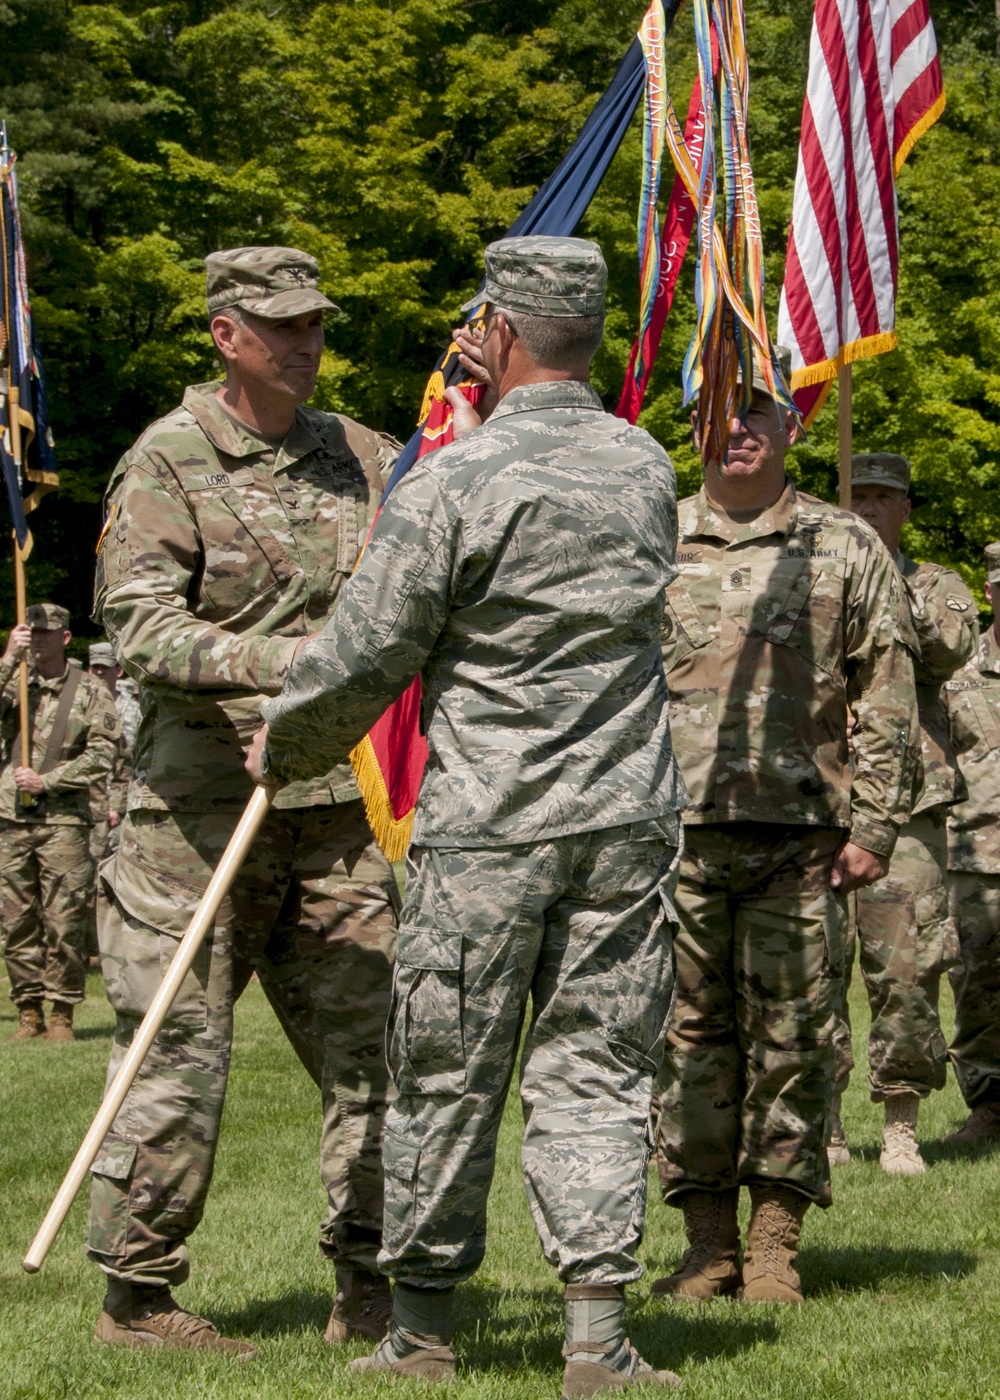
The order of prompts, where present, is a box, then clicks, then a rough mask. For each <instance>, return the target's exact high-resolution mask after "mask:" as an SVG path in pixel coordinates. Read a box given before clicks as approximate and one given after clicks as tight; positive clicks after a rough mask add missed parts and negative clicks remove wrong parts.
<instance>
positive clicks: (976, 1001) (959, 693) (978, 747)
mask: <svg viewBox="0 0 1000 1400" xmlns="http://www.w3.org/2000/svg"><path fill="white" fill-rule="evenodd" d="M986 563H987V568H988V571H989V581H988V582H987V584H986V597H987V600H988V601H989V603H990V606H991V607H992V609H993V626H992V627H990V628H989V630H988V631H986V632H985V633H984V634H983V636H982V638H981V640H980V643H979V651H978V654H977V655H976V656H974V657H973V658H972V660H971V661H969V662H968V663H967V664H966V665H965V666H964V667H963V669H962V670H961V671H959V672H958V673H957V674H956V675H955V676H954V677H953V678H952V679H951V680H950V681H948V682H947V683H946V685H945V688H944V694H945V701H946V704H947V707H948V722H949V730H950V733H951V739H952V742H953V744H954V746H955V752H956V754H957V756H958V763H959V767H960V768H961V770H962V776H963V777H964V779H965V782H966V785H967V787H968V796H967V798H966V799H965V801H964V802H960V803H957V804H956V805H955V806H954V807H950V808H949V809H948V869H949V871H950V872H951V875H950V881H951V890H950V895H951V911H952V915H953V917H954V919H955V923H956V925H957V927H958V941H959V959H958V962H957V963H956V965H955V966H954V967H953V968H952V970H951V973H950V980H951V986H952V991H953V992H954V993H955V1037H954V1039H953V1041H952V1043H951V1049H950V1054H951V1062H952V1064H953V1065H954V1067H955V1075H956V1078H957V1079H958V1085H959V1088H960V1089H961V1090H962V1097H963V1098H964V1099H965V1102H966V1103H967V1104H968V1106H969V1108H970V1110H971V1112H970V1114H969V1117H968V1118H967V1119H966V1121H965V1123H964V1124H963V1125H962V1127H961V1128H960V1129H959V1130H958V1132H957V1133H952V1135H951V1136H950V1137H948V1138H945V1141H946V1142H951V1143H958V1144H965V1145H975V1144H976V1143H981V1142H997V1141H1000V543H996V544H988V545H987V546H986Z"/></svg>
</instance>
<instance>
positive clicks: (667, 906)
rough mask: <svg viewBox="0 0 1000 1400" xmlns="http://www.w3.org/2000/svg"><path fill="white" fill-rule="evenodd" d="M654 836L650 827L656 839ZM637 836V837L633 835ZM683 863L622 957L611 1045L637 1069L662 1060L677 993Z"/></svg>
mask: <svg viewBox="0 0 1000 1400" xmlns="http://www.w3.org/2000/svg"><path fill="white" fill-rule="evenodd" d="M652 835H653V834H652V832H651V833H650V836H651V838H652ZM632 839H633V841H634V839H635V837H634V834H633V838H632ZM659 841H662V838H659ZM678 864H679V861H678V858H677V856H676V855H675V856H674V860H673V862H672V863H671V865H670V868H669V869H668V870H667V872H666V873H665V874H664V876H663V877H662V879H661V880H660V881H659V883H658V885H657V887H656V889H655V890H654V891H653V892H652V894H651V895H650V903H649V906H648V916H649V927H648V929H647V931H646V933H645V934H644V936H643V938H642V941H641V942H640V944H639V946H638V947H637V948H635V950H634V951H632V952H630V953H629V955H628V956H626V957H623V958H622V961H621V965H620V973H619V979H620V980H619V993H618V1000H617V1003H616V1005H615V1008H614V1011H613V1012H612V1015H611V1023H610V1025H609V1027H608V1044H609V1046H610V1047H611V1048H612V1050H613V1051H614V1052H615V1054H616V1055H617V1056H618V1058H619V1059H620V1060H622V1061H623V1062H624V1063H625V1064H627V1065H630V1066H631V1067H632V1068H633V1069H637V1070H642V1071H646V1072H648V1073H651V1074H655V1073H656V1071H657V1070H658V1069H659V1067H660V1062H661V1061H662V1059H663V1049H664V1044H665V1042H666V1034H667V1027H668V1025H669V1023H670V1017H671V1016H672V1014H673V1008H674V999H675V997H676V977H675V975H674V929H675V928H676V926H677V911H676V909H675V908H674V903H673V891H674V886H675V884H676V871H677V868H678Z"/></svg>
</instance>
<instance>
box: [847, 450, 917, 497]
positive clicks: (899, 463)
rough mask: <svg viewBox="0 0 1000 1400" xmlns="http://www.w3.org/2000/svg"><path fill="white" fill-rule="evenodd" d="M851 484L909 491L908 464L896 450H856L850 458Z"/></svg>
mask: <svg viewBox="0 0 1000 1400" xmlns="http://www.w3.org/2000/svg"><path fill="white" fill-rule="evenodd" d="M851 485H852V486H891V487H892V489H893V490H894V491H909V489H910V464H909V462H908V461H907V460H906V458H905V457H901V456H900V455H899V453H898V452H858V453H856V454H855V455H854V456H853V457H852V458H851Z"/></svg>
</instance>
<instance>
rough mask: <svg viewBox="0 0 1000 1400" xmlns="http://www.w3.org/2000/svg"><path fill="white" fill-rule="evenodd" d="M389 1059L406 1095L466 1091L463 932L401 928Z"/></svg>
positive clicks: (391, 1067)
mask: <svg viewBox="0 0 1000 1400" xmlns="http://www.w3.org/2000/svg"><path fill="white" fill-rule="evenodd" d="M388 1058H389V1067H390V1069H391V1070H392V1075H393V1078H394V1080H395V1081H396V1087H397V1089H398V1090H399V1092H400V1093H401V1094H413V1093H421V1094H461V1093H463V1092H464V1090H465V1038H464V1035H463V1031H462V935H461V933H459V932H457V931H453V930H450V929H426V928H415V927H414V926H413V925H412V924H402V925H401V926H400V929H399V932H398V934H397V945H396V970H395V974H394V979H393V998H392V1010H391V1013H390V1020H389V1044H388Z"/></svg>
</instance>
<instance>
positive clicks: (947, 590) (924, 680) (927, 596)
mask: <svg viewBox="0 0 1000 1400" xmlns="http://www.w3.org/2000/svg"><path fill="white" fill-rule="evenodd" d="M904 584H905V586H906V591H907V595H908V597H909V601H910V606H911V610H912V613H913V625H914V628H915V630H916V633H917V640H918V642H919V643H920V657H919V660H918V661H917V662H916V664H915V667H914V669H915V672H916V678H917V682H918V684H920V685H941V684H943V683H944V682H945V681H946V680H950V679H951V677H952V676H953V675H954V674H955V672H956V671H957V670H958V669H959V668H960V667H962V666H964V665H965V663H966V662H967V661H968V660H969V658H970V657H971V656H974V655H975V653H976V648H977V647H978V645H979V626H978V619H977V614H976V604H975V600H974V599H973V597H972V594H971V593H970V592H969V590H968V588H966V586H965V584H964V583H963V581H962V580H961V579H960V578H959V576H958V574H956V573H953V572H952V571H951V569H933V570H927V571H926V572H925V571H923V570H921V572H919V573H917V574H914V575H912V576H911V577H910V578H906V579H904Z"/></svg>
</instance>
